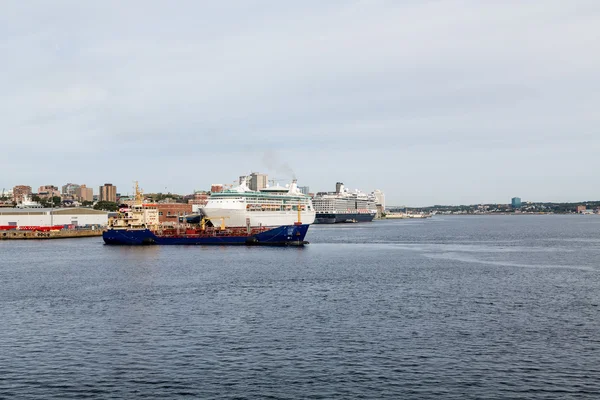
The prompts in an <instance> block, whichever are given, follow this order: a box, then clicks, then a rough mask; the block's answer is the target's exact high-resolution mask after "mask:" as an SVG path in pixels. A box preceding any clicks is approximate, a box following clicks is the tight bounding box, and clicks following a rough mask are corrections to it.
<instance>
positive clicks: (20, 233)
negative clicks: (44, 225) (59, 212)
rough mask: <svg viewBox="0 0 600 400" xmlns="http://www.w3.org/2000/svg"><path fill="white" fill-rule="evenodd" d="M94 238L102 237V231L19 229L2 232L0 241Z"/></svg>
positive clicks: (0, 232)
mask: <svg viewBox="0 0 600 400" xmlns="http://www.w3.org/2000/svg"><path fill="white" fill-rule="evenodd" d="M93 236H102V229H62V230H60V231H49V232H39V231H26V230H18V229H14V230H9V231H0V240H45V239H72V238H82V237H93Z"/></svg>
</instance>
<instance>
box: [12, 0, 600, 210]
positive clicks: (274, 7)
mask: <svg viewBox="0 0 600 400" xmlns="http://www.w3.org/2000/svg"><path fill="white" fill-rule="evenodd" d="M599 26H600V5H598V3H597V2H595V1H592V0H590V1H584V0H581V1H572V2H568V3H565V2H564V1H531V2H526V3H523V2H517V1H489V2H477V1H467V0H450V1H418V2H417V1H368V2H366V1H350V2H346V1H334V2H326V3H323V2H317V1H306V2H300V3H289V2H275V1H258V2H252V3H244V2H240V3H239V4H234V3H227V4H225V3H223V4H222V3H214V2H208V1H206V2H195V1H187V2H186V1H182V2H178V3H177V4H176V5H168V4H166V3H163V2H152V1H150V2H146V1H144V2H141V1H131V2H127V3H122V2H116V1H106V2H101V3H85V2H83V3H82V2H75V1H62V2H55V3H53V4H49V3H48V4H46V3H39V4H36V7H32V6H31V5H30V4H26V3H22V2H16V1H13V2H7V3H5V4H4V5H3V13H2V15H0V51H2V54H3V74H1V75H0V86H1V87H2V88H3V90H2V93H1V94H0V109H1V110H3V113H4V116H3V118H2V128H3V129H2V133H0V143H2V146H3V149H5V151H4V152H3V153H4V154H3V157H2V158H0V167H1V168H2V169H3V170H7V168H9V166H11V165H14V164H15V163H18V162H20V160H22V158H23V155H26V156H27V159H28V165H29V166H30V168H28V169H27V170H22V169H19V170H12V169H11V174H10V175H9V176H7V175H3V176H2V177H1V179H0V185H3V186H11V185H15V184H21V183H29V184H31V185H32V186H39V185H40V184H46V183H54V184H56V185H60V184H63V183H65V182H67V181H73V179H74V178H75V177H77V179H79V180H80V181H81V182H80V183H87V184H88V185H91V186H92V185H93V186H96V185H99V184H101V183H103V182H104V181H106V180H108V181H113V183H116V184H117V185H118V184H119V182H118V181H119V179H120V180H122V184H121V186H126V187H129V186H131V185H130V182H131V181H132V180H134V179H139V180H140V181H141V180H142V178H143V180H144V182H143V185H144V187H145V188H146V189H147V190H153V189H152V188H153V186H155V187H156V190H158V189H161V190H162V189H163V188H164V185H165V182H168V183H169V185H170V186H172V187H170V188H169V190H171V191H174V192H177V191H179V192H190V191H191V190H192V189H195V188H201V187H207V186H208V185H210V183H213V182H218V181H223V182H230V181H232V180H233V179H235V177H237V176H238V175H240V174H242V173H246V172H247V171H249V170H257V169H260V168H262V167H263V166H267V167H268V165H265V162H264V155H265V154H270V155H276V156H277V157H278V158H279V160H286V161H285V162H286V163H288V165H289V166H293V167H294V172H295V173H297V175H298V178H299V179H300V181H301V184H306V185H310V186H311V189H315V190H326V189H327V188H330V187H331V186H332V184H333V183H335V182H336V181H337V180H344V181H345V182H346V183H347V185H348V186H349V187H360V188H362V189H363V190H371V189H374V188H375V186H377V187H378V188H380V189H382V190H384V191H385V192H386V195H387V198H388V199H390V201H391V202H392V203H393V202H396V203H400V204H431V203H444V202H457V201H458V200H461V201H467V202H477V201H484V200H490V201H501V200H503V199H504V198H510V197H511V196H512V195H517V194H519V195H520V196H521V197H523V198H524V199H527V198H533V197H535V198H537V199H544V198H546V197H553V198H562V197H564V196H567V195H566V194H564V193H563V191H562V190H561V185H568V187H569V188H570V193H569V194H568V196H571V197H575V198H579V197H581V198H598V197H600V193H599V192H598V189H595V188H592V187H590V185H589V179H590V178H591V177H592V176H591V172H589V171H593V170H597V169H598V167H600V165H599V161H597V160H598V158H597V157H596V156H595V155H594V154H597V153H595V151H596V150H598V148H599V146H600V139H599V138H600V135H599V134H598V133H599V132H597V130H598V126H600V125H599V124H598V122H600V121H598V119H599V118H600V117H598V113H597V110H598V108H599V107H598V106H599V105H600V95H598V93H600V87H599V86H600V79H598V78H599V76H598V74H599V73H598V71H599V67H600V54H599V53H598V52H597V51H596V47H597V43H598V39H600V28H598V27H599ZM578 142H579V143H578ZM581 143H585V145H583V146H582V145H581ZM571 148H573V149H578V150H577V151H576V153H577V154H572V153H573V152H571V151H566V149H571ZM6 149H8V151H7V150H6ZM524 154H529V157H527V156H525V155H524ZM495 155H498V156H497V157H496V156H495ZM268 158H271V157H268ZM48 159H51V160H52V162H51V163H49V162H48ZM557 160H559V161H561V162H562V163H563V164H564V165H569V164H571V165H579V166H582V165H585V168H583V170H579V171H575V170H573V173H572V175H571V176H568V177H562V178H560V179H559V180H558V181H556V182H555V183H554V184H549V183H548V182H546V180H545V179H543V178H544V177H545V176H546V175H545V174H547V173H548V172H547V171H548V170H549V169H551V168H552V167H553V165H555V163H556V161H557ZM86 161H87V162H86ZM90 161H91V162H90ZM514 163H518V165H519V168H513V167H512V165H513V164H514ZM276 164H279V166H278V168H279V169H281V168H280V167H281V163H279V162H278V163H276ZM139 166H143V167H142V168H139ZM507 166H509V167H508V168H507ZM270 169H273V170H274V171H277V168H270ZM284 169H285V168H284ZM523 171H527V172H526V173H524V172H523ZM532 171H537V172H536V173H533V172H532ZM288 172H289V171H288ZM273 173H275V174H281V172H273ZM73 175H74V176H73ZM139 175H143V176H139ZM290 175H293V174H290ZM507 177H509V178H510V179H509V178H507ZM463 180H464V182H465V184H464V185H462V184H461V185H460V190H458V189H457V190H450V189H449V188H448V187H447V185H445V184H444V185H440V182H454V183H456V182H457V181H461V182H462V181H463ZM531 181H534V183H533V184H532V183H531ZM399 182H402V183H399ZM432 182H435V185H434V186H433V187H432V186H431V184H432ZM471 182H477V184H476V185H474V184H471ZM498 182H500V183H501V185H500V186H499V183H498ZM535 182H540V184H537V183H535ZM573 182H575V183H573ZM516 190H523V191H526V192H525V193H514V192H515V191H516Z"/></svg>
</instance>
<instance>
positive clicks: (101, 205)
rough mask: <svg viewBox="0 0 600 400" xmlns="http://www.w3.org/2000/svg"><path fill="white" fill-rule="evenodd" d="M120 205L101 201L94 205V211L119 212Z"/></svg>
mask: <svg viewBox="0 0 600 400" xmlns="http://www.w3.org/2000/svg"><path fill="white" fill-rule="evenodd" d="M118 209H119V205H118V204H117V203H113V202H112V201H99V202H97V203H96V204H95V205H94V210H104V211H117V210H118Z"/></svg>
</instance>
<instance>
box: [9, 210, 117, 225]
mask: <svg viewBox="0 0 600 400" xmlns="http://www.w3.org/2000/svg"><path fill="white" fill-rule="evenodd" d="M107 224H108V212H106V211H100V210H94V209H92V208H83V207H73V208H0V226H1V225H4V226H52V225H77V226H87V225H103V226H106V225H107Z"/></svg>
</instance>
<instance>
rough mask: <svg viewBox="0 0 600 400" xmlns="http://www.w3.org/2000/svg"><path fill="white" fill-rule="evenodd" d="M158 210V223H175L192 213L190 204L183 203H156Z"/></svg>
mask: <svg viewBox="0 0 600 400" xmlns="http://www.w3.org/2000/svg"><path fill="white" fill-rule="evenodd" d="M155 205H156V209H157V210H158V222H161V223H162V222H173V223H176V222H177V221H178V220H177V218H178V217H180V216H184V215H188V214H191V213H192V204H189V203H188V204H185V203H156V204H155Z"/></svg>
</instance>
